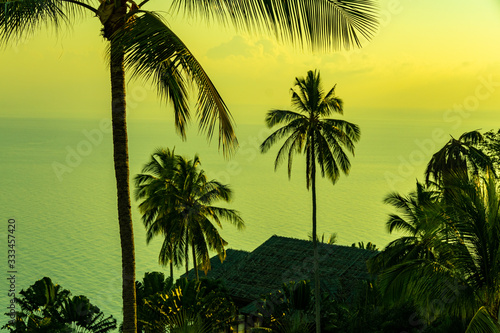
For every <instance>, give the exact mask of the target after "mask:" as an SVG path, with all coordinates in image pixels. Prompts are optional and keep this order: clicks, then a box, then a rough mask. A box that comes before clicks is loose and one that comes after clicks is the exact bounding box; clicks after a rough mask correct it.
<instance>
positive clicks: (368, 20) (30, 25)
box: [0, 0, 377, 333]
mask: <svg viewBox="0 0 500 333" xmlns="http://www.w3.org/2000/svg"><path fill="white" fill-rule="evenodd" d="M148 2H149V0H142V1H141V2H138V3H136V2H135V1H134V0H4V1H2V4H3V6H2V10H0V44H6V43H9V42H12V41H15V40H22V38H23V37H26V36H27V35H30V34H33V33H34V32H35V31H36V30H38V29H40V28H42V27H45V26H53V27H54V28H55V29H56V30H61V29H62V28H63V27H65V26H68V27H69V26H70V24H71V23H72V22H73V21H74V20H75V19H78V18H79V17H83V16H86V15H88V14H91V15H93V16H97V17H99V20H100V22H101V23H102V35H103V37H104V38H105V39H106V40H107V41H108V42H109V44H108V45H109V49H108V54H109V61H110V74H111V97H112V103H111V115H112V117H111V118H112V124H113V158H114V167H115V177H116V187H117V206H118V223H119V230H120V242H121V250H122V279H123V284H122V299H123V318H124V325H123V331H124V332H125V333H129V332H134V333H135V332H136V331H137V323H136V321H137V316H136V308H135V304H136V296H135V250H134V235H133V225H132V216H131V205H130V188H129V168H128V138H127V123H126V103H125V69H128V70H129V71H130V72H131V74H132V76H133V77H138V78H142V79H144V80H146V81H150V82H152V84H153V85H154V86H156V87H157V91H158V93H159V95H160V97H162V98H164V99H165V100H168V101H169V102H171V104H172V105H173V106H174V114H175V126H176V129H177V130H178V132H179V133H180V134H181V135H182V136H183V137H185V128H186V124H187V122H188V121H189V119H190V113H189V108H188V103H187V89H186V83H187V82H191V83H193V84H194V85H195V86H196V87H197V88H198V99H197V114H198V116H199V121H200V124H199V126H200V129H201V130H203V131H205V132H206V133H207V136H208V137H209V138H211V137H212V134H213V131H214V128H215V126H218V129H219V146H222V149H223V151H224V153H226V154H229V153H231V152H232V151H233V150H234V149H235V148H236V146H237V140H236V137H235V135H234V131H233V124H232V118H231V115H230V113H229V110H228V109H227V106H226V104H225V103H224V101H223V100H222V98H221V96H220V95H219V93H218V91H217V89H216V88H215V86H214V85H213V83H212V82H211V80H210V78H209V77H208V75H207V74H206V72H205V71H204V69H203V68H202V67H201V65H200V64H199V63H198V61H197V60H196V58H195V57H194V55H193V54H192V53H191V52H190V50H189V49H188V48H187V47H186V45H185V44H184V43H183V42H182V40H181V39H180V38H178V37H177V35H176V34H175V33H174V32H173V31H172V30H171V29H170V28H169V27H168V25H167V24H166V23H165V22H164V21H163V19H162V17H161V16H160V15H158V14H157V13H155V12H153V11H147V10H144V9H143V7H144V6H145V5H146V4H147V3H148ZM172 9H173V10H175V11H181V10H183V11H185V12H187V13H188V14H198V15H199V16H200V17H201V18H203V19H206V20H212V19H215V20H218V21H219V22H220V23H222V24H226V23H231V24H233V25H234V26H235V27H236V28H237V29H239V30H246V31H249V32H265V33H271V34H273V35H275V36H276V38H277V39H278V40H280V41H285V42H291V43H294V44H300V45H302V46H306V47H310V48H313V49H328V50H330V49H341V48H346V49H348V48H350V47H352V46H357V47H360V46H361V39H360V38H361V37H362V38H365V39H369V38H371V37H372V36H373V33H374V32H375V30H376V28H377V14H376V6H375V3H374V1H373V0H345V1H342V2H337V1H329V0H320V1H318V0H314V1H311V0H308V1H304V0H293V1H279V0H277V1H264V0H253V1H241V0H233V1H230V0H225V1H219V0H208V1H197V0H174V1H173V4H172ZM217 122H218V124H217Z"/></svg>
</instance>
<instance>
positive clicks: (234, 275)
mask: <svg viewBox="0 0 500 333" xmlns="http://www.w3.org/2000/svg"><path fill="white" fill-rule="evenodd" d="M318 252H319V272H320V281H321V291H322V292H327V293H329V294H330V295H331V296H332V297H336V298H337V299H339V298H340V299H342V300H343V301H346V302H349V301H350V300H352V299H354V297H356V291H357V290H358V286H359V284H360V283H362V281H366V280H368V279H370V274H369V273H368V269H367V266H366V261H367V260H368V259H370V258H372V257H373V256H375V255H376V254H377V253H378V252H377V251H371V250H365V249H360V248H357V247H350V246H341V245H332V244H324V243H318ZM313 254H314V251H313V246H312V242H311V241H307V240H301V239H294V238H287V237H281V236H276V235H274V236H272V237H271V238H269V239H268V240H267V241H265V242H264V243H263V244H262V245H260V246H259V247H257V248H256V249H255V250H253V251H252V252H248V251H242V250H234V249H228V250H226V259H225V260H224V262H222V263H221V262H220V260H219V258H218V256H214V257H212V258H211V259H210V264H211V270H210V271H209V272H208V274H207V277H208V278H210V279H216V280H221V281H223V283H224V285H225V287H226V289H227V291H228V293H229V295H231V297H232V299H233V301H234V302H235V304H236V305H237V306H238V308H239V310H240V313H241V314H243V315H245V316H247V317H257V316H258V314H257V312H258V310H257V309H258V308H259V302H260V301H261V299H262V296H264V295H269V294H272V293H275V292H276V291H278V290H279V289H280V288H282V286H283V283H288V282H290V281H300V280H311V281H313V280H314V275H313V274H314V271H313V266H314V262H313V257H314V255H313ZM199 274H200V277H203V276H204V273H203V272H202V271H200V272H199ZM188 278H189V279H194V278H195V272H194V270H190V271H189V273H188Z"/></svg>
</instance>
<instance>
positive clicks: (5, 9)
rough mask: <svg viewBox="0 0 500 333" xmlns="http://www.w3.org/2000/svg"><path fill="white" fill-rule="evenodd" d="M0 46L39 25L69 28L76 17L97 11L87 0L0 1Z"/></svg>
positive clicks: (55, 28) (32, 30)
mask: <svg viewBox="0 0 500 333" xmlns="http://www.w3.org/2000/svg"><path fill="white" fill-rule="evenodd" d="M0 4H1V5H2V8H1V9H0V45H2V44H6V43H8V42H11V41H12V40H14V41H16V40H20V39H22V38H26V37H28V36H30V35H32V34H34V33H35V32H36V31H37V30H39V29H41V28H42V27H51V28H53V29H54V30H55V31H56V32H58V31H60V30H61V29H63V28H69V24H70V23H71V21H72V20H74V19H75V18H76V17H80V16H83V15H85V14H86V13H87V11H85V9H88V10H90V11H92V12H93V13H97V10H96V9H95V8H93V7H91V6H90V5H89V4H88V3H87V1H86V0H82V1H67V0H66V1H64V0H3V1H1V2H0Z"/></svg>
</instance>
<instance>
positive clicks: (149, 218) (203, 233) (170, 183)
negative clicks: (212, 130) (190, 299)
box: [135, 149, 245, 280]
mask: <svg viewBox="0 0 500 333" xmlns="http://www.w3.org/2000/svg"><path fill="white" fill-rule="evenodd" d="M199 166H200V159H199V157H198V156H195V157H194V158H193V159H192V160H186V159H184V158H183V157H182V156H179V155H175V154H174V152H173V151H170V150H168V149H159V150H157V151H156V152H155V153H154V154H153V155H152V156H151V161H150V162H149V163H148V164H146V165H145V166H144V168H143V173H141V174H139V175H137V176H136V177H135V183H136V192H135V195H136V199H138V200H141V199H142V202H141V203H140V204H139V210H140V212H141V213H142V220H143V222H144V225H145V226H146V228H147V237H146V240H147V241H148V242H149V241H150V240H151V239H152V238H153V237H154V236H157V235H162V236H163V237H164V241H163V246H162V249H161V251H160V255H159V262H160V263H161V264H166V263H169V264H170V265H171V274H172V265H173V264H180V263H181V261H184V264H185V266H186V274H187V272H188V271H189V248H190V247H191V256H192V259H193V267H194V268H195V273H196V279H197V280H198V278H199V277H198V268H199V267H201V268H202V269H203V270H204V271H205V272H206V271H207V270H208V269H210V256H209V250H215V251H216V252H217V254H218V255H219V258H220V259H221V260H224V258H225V248H224V247H225V246H226V245H227V242H226V241H225V240H224V239H223V238H222V237H221V236H220V234H219V232H218V230H217V228H216V227H215V226H214V224H216V225H217V226H218V227H219V228H222V223H221V222H222V221H223V220H226V221H229V222H230V223H232V224H233V225H235V226H236V227H237V228H238V229H242V228H244V226H245V224H244V222H243V220H242V219H241V217H240V214H239V213H238V212H237V211H235V210H233V209H229V208H221V207H216V206H213V205H212V204H213V203H214V202H216V201H220V200H222V201H226V202H229V201H230V200H231V197H232V191H231V189H230V188H229V187H228V186H227V185H223V184H221V183H219V182H218V181H216V180H210V181H209V180H207V177H206V175H205V172H204V171H203V170H201V169H199ZM198 260H199V261H200V265H198Z"/></svg>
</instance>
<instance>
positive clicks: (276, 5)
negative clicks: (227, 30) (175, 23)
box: [172, 0, 378, 50]
mask: <svg viewBox="0 0 500 333" xmlns="http://www.w3.org/2000/svg"><path fill="white" fill-rule="evenodd" d="M172 5H173V6H174V8H175V9H177V10H183V11H184V12H185V13H187V14H189V15H196V16H199V17H202V18H203V19H206V20H209V21H210V20H217V21H219V22H220V23H222V24H224V25H226V24H228V23H230V24H232V25H233V26H235V27H236V28H237V29H239V30H244V31H248V32H251V33H263V32H264V33H271V34H273V35H274V36H275V37H276V38H277V39H278V40H279V41H284V42H292V43H295V44H299V45H301V46H305V47H307V48H312V49H323V50H339V49H341V48H345V49H350V48H351V47H354V46H356V47H361V39H362V38H364V39H367V40H368V39H370V38H371V37H372V36H373V35H374V33H375V31H376V29H377V25H378V24H377V19H378V15H377V6H376V3H375V2H374V1H371V0H345V1H338V0H331V1H329V0H292V1H283V0H207V1H196V0H175V1H174V2H173V4H172Z"/></svg>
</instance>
